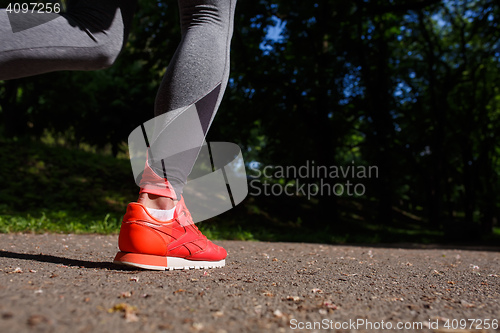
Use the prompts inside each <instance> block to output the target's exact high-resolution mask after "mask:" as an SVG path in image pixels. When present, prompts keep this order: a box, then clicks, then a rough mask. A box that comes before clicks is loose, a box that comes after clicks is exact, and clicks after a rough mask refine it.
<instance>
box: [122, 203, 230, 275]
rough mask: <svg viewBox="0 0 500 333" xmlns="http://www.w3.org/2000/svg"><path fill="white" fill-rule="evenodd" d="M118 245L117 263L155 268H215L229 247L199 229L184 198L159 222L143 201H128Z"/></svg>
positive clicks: (223, 258)
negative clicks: (166, 218) (223, 246)
mask: <svg viewBox="0 0 500 333" xmlns="http://www.w3.org/2000/svg"><path fill="white" fill-rule="evenodd" d="M118 245H119V247H120V252H118V253H117V255H116V257H115V259H114V263H115V264H122V265H128V266H133V267H139V268H144V269H153V270H173V269H191V268H195V269H199V268H213V267H223V266H225V264H226V261H225V258H226V256H227V252H226V250H224V248H222V247H220V246H217V245H215V244H214V243H212V242H211V241H209V240H208V239H207V237H205V236H204V235H203V234H202V233H201V231H200V230H198V228H197V227H196V226H195V224H194V223H193V219H192V217H191V214H190V213H189V211H188V209H187V207H186V205H185V204H184V198H182V197H181V200H180V201H179V202H178V203H177V206H176V209H175V213H174V218H173V219H172V220H170V221H159V220H157V219H155V218H154V217H152V216H151V215H150V214H149V213H148V211H147V209H146V207H144V206H143V205H141V204H140V203H137V202H131V203H129V205H128V207H127V212H126V214H125V216H124V217H123V222H122V226H121V229H120V236H119V239H118Z"/></svg>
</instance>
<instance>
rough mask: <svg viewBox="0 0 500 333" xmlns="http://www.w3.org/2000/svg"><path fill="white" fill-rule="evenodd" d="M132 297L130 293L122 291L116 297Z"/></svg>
mask: <svg viewBox="0 0 500 333" xmlns="http://www.w3.org/2000/svg"><path fill="white" fill-rule="evenodd" d="M130 297H132V293H131V292H130V291H124V292H122V293H121V294H120V296H118V298H130Z"/></svg>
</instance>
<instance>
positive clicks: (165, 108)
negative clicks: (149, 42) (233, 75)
mask: <svg viewBox="0 0 500 333" xmlns="http://www.w3.org/2000/svg"><path fill="white" fill-rule="evenodd" d="M178 2H179V8H180V17H181V30H182V40H181V43H180V45H179V47H178V48H177V51H176V53H175V55H174V57H173V59H172V60H171V62H170V64H169V66H168V68H167V71H166V74H165V77H164V79H163V82H162V84H161V86H160V89H159V91H158V94H157V98H156V103H155V115H156V116H158V115H161V114H164V113H166V112H169V111H174V110H177V111H178V110H179V109H186V107H188V106H190V105H196V111H197V113H198V117H199V120H200V123H201V127H202V129H203V135H206V133H207V131H208V128H209V127H210V124H211V123H212V120H213V118H214V116H215V113H216V111H217V108H218V107H219V104H220V102H221V99H222V95H223V92H224V90H225V88H226V85H227V81H228V77H229V46H230V40H231V36H232V32H233V17H234V10H235V3H236V0H178ZM135 5H136V0H105V1H103V0H69V1H68V10H67V12H66V13H63V14H61V15H55V14H51V15H52V16H51V17H49V18H51V19H52V20H47V16H41V15H40V14H16V15H12V14H9V15H7V13H6V11H5V10H0V80H8V79H14V78H20V77H26V76H31V75H36V74H42V73H47V72H52V71H60V70H97V69H103V68H106V67H109V66H111V65H112V64H113V62H114V61H115V59H116V58H117V56H118V54H119V53H120V51H121V49H122V47H123V45H124V44H125V40H126V37H127V34H128V31H129V28H130V23H131V19H132V16H133V13H134V9H135ZM43 15H48V14H43ZM42 23H43V24H42ZM138 125H139V124H138ZM183 125H185V124H183ZM156 134H157V136H159V135H158V133H156ZM160 134H161V133H160ZM160 136H161V135H160ZM180 139H182V140H184V141H185V140H187V141H189V140H195V141H196V142H195V143H193V144H191V145H190V146H191V147H193V146H195V145H199V146H201V144H202V142H199V141H200V137H199V136H198V137H196V136H195V137H191V136H190V133H189V131H188V130H186V131H183V135H182V138H180ZM160 141H161V140H159V141H158V142H160ZM154 144H155V142H153V143H152V145H154ZM157 144H158V143H157ZM198 150H199V149H194V150H193V149H192V150H191V151H186V152H184V153H181V154H177V155H176V156H175V158H170V159H168V161H166V162H167V163H162V164H160V163H159V162H158V161H150V164H151V166H152V168H153V170H154V171H155V172H156V173H157V174H158V175H165V174H166V175H168V179H169V181H170V182H171V183H172V184H173V185H174V188H175V192H176V194H177V196H179V195H180V194H181V193H182V187H183V185H184V184H185V183H186V179H187V176H188V175H189V173H190V172H191V169H192V167H193V164H194V162H195V160H196V157H197V154H198Z"/></svg>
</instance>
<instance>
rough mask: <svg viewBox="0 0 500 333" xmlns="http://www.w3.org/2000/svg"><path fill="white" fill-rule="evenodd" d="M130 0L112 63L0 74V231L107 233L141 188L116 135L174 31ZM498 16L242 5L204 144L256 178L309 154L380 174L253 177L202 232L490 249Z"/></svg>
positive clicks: (148, 100)
mask: <svg viewBox="0 0 500 333" xmlns="http://www.w3.org/2000/svg"><path fill="white" fill-rule="evenodd" d="M139 2H140V8H139V9H138V12H137V14H136V16H135V23H134V27H133V31H132V32H131V35H130V37H129V41H128V45H127V47H126V49H125V50H124V51H123V53H122V55H121V57H119V58H118V61H117V62H116V63H115V65H114V66H113V67H111V68H110V69H107V70H103V71H97V72H59V73H51V74H46V75H41V76H36V77H31V78H26V79H18V80H11V81H4V82H2V81H0V156H1V157H0V231H1V232H14V231H23V232H26V231H30V232H44V231H54V232H99V233H116V232H118V230H119V226H120V222H121V216H122V215H123V213H124V210H125V206H126V204H127V203H128V202H129V201H133V200H135V199H136V196H137V192H138V187H137V186H136V185H135V183H134V179H133V176H132V172H131V169H130V163H129V160H128V156H127V145H126V141H127V138H128V135H129V134H130V132H131V131H132V130H133V129H134V128H136V127H137V126H138V125H140V124H141V123H143V122H145V121H147V120H149V119H151V118H152V117H153V104H154V99H155V96H156V90H157V88H158V86H159V84H160V82H161V79H162V76H163V74H164V72H165V67H166V66H167V65H168V62H169V60H170V58H171V57H172V55H173V53H174V52H175V49H176V46H177V44H178V42H179V40H180V29H179V20H178V8H177V4H176V2H175V1H163V0H158V1H152V0H140V1H139ZM499 18H500V3H498V1H493V0H478V1H462V0H460V1H458V0H457V1H452V0H442V1H438V0H412V1H401V0H390V1H387V0H384V1H382V0H343V1H333V0H320V1H296V0H286V1H280V0H276V1H267V0H257V1H244V0H240V1H239V2H238V5H237V12H236V20H235V31H234V36H233V40H232V48H231V78H230V82H229V85H228V88H227V90H226V94H225V97H224V100H223V102H222V105H221V107H220V109H219V111H218V114H217V117H216V118H215V121H214V123H213V124H212V127H211V130H210V132H209V135H208V138H207V140H208V141H229V142H234V143H237V144H238V145H239V146H240V147H241V148H242V151H243V154H244V158H245V161H246V163H247V172H248V175H249V181H251V180H255V179H257V180H258V183H259V184H261V185H262V184H265V183H270V184H281V185H282V186H284V185H286V184H294V183H295V182H296V179H295V178H294V177H289V176H287V175H284V176H280V175H277V176H276V175H274V176H273V177H272V178H266V177H264V175H261V177H260V178H259V179H258V178H256V177H257V176H259V174H260V172H259V171H262V170H263V169H264V168H265V167H266V166H285V167H286V166H288V167H294V166H295V167H297V168H298V167H300V166H304V165H306V164H307V163H309V164H311V163H314V164H315V165H322V166H353V165H355V166H366V167H369V166H376V167H377V169H378V177H371V178H366V179H362V180H361V181H360V180H359V179H358V182H362V183H363V185H364V188H365V189H366V191H364V193H363V195H347V194H346V193H344V195H317V196H313V197H311V198H307V197H306V196H304V195H301V194H300V193H299V195H292V196H290V195H285V194H282V195H269V196H266V195H263V194H262V193H261V195H255V192H256V191H255V189H253V190H252V189H250V191H251V192H253V193H254V194H253V195H252V194H251V195H249V196H248V197H247V199H246V200H245V201H244V202H243V203H242V204H240V205H239V206H238V207H237V208H236V209H233V210H231V211H229V212H227V213H225V214H223V215H221V216H218V217H216V218H213V219H211V220H209V221H207V222H203V223H200V224H199V226H200V228H201V229H202V230H203V231H204V232H205V233H206V234H207V236H209V237H212V238H225V239H246V240H269V241H304V242H325V243H354V242H355V243H379V242H384V243H386V242H420V243H435V242H454V243H482V244H484V243H497V244H498V242H499V241H500V226H499V224H498V217H499V214H500V178H499V177H500V160H499V157H500V154H499V153H500V135H499V131H500V29H499V27H498V22H499ZM269 170H270V169H269ZM274 170H276V168H274ZM344 180H345V179H341V181H342V182H344ZM303 181H304V183H307V184H315V183H316V184H320V182H321V181H322V182H323V184H324V183H327V184H330V185H332V186H333V185H334V184H335V183H337V182H339V179H333V178H328V177H327V178H321V179H320V178H315V177H308V178H307V179H304V180H303Z"/></svg>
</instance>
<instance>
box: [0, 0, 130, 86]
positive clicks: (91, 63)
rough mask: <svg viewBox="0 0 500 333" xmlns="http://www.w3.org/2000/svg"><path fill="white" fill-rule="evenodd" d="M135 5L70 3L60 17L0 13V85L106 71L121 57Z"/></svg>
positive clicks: (110, 0)
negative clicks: (39, 76)
mask: <svg viewBox="0 0 500 333" xmlns="http://www.w3.org/2000/svg"><path fill="white" fill-rule="evenodd" d="M135 3H136V0H106V1H102V0H71V1H69V2H68V11H67V12H66V13H62V14H39V13H33V14H32V13H26V14H22V13H19V14H13V13H12V14H8V13H7V12H6V11H5V10H4V9H1V10H0V80H9V79H15V78H20V77H26V76H32V75H36V74H42V73H47V72H53V71H59V70H96V69H102V68H106V67H109V66H110V65H111V64H112V63H113V62H114V61H115V59H116V57H117V56H118V54H119V53H120V51H121V49H122V47H123V45H124V42H125V39H126V36H127V33H128V30H129V26H130V23H131V19H132V15H133V11H134V8H135Z"/></svg>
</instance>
